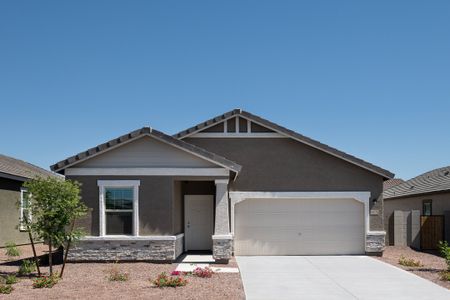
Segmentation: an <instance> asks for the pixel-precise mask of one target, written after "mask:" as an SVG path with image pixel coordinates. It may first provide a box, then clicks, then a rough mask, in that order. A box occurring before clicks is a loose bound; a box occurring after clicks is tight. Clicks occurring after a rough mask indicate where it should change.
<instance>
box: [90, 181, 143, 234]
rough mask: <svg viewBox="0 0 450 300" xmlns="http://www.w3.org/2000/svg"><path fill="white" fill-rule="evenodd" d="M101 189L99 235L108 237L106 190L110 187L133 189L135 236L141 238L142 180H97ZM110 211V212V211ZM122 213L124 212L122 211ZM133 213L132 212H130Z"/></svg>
mask: <svg viewBox="0 0 450 300" xmlns="http://www.w3.org/2000/svg"><path fill="white" fill-rule="evenodd" d="M97 185H98V187H99V212H100V216H99V224H100V230H99V235H100V236H101V237H108V235H107V234H106V218H105V214H106V211H107V210H106V208H105V189H106V188H109V187H115V188H117V187H122V188H130V187H132V188H133V210H132V211H133V236H139V186H140V185H141V181H140V180H97ZM108 211H110V210H108ZM121 211H122V210H121ZM130 211H131V210H130Z"/></svg>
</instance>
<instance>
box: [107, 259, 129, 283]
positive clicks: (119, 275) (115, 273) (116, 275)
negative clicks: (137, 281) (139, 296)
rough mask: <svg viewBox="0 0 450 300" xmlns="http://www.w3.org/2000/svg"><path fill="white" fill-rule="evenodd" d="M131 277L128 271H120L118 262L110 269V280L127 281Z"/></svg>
mask: <svg viewBox="0 0 450 300" xmlns="http://www.w3.org/2000/svg"><path fill="white" fill-rule="evenodd" d="M128 278H129V276H128V273H126V272H122V271H120V269H119V267H118V266H117V263H115V264H114V265H113V267H112V268H111V269H110V270H109V275H108V280H109V281H127V280H128Z"/></svg>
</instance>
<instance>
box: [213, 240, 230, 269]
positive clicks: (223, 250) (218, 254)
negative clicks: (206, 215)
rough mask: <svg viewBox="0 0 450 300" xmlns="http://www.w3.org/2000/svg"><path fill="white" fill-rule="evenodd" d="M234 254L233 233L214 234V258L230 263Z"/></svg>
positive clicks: (219, 261)
mask: <svg viewBox="0 0 450 300" xmlns="http://www.w3.org/2000/svg"><path fill="white" fill-rule="evenodd" d="M232 255H233V237H232V236H231V235H229V236H228V235H222V236H221V235H213V258H214V259H215V260H216V262H218V263H228V261H229V260H230V258H231V257H232Z"/></svg>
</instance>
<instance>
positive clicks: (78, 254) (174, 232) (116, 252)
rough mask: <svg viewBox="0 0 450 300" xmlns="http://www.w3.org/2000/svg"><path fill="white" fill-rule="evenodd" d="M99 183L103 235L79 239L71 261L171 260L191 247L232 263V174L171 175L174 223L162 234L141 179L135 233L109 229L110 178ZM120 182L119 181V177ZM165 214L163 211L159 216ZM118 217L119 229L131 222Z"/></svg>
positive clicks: (170, 212)
mask: <svg viewBox="0 0 450 300" xmlns="http://www.w3.org/2000/svg"><path fill="white" fill-rule="evenodd" d="M141 181H143V182H145V180H141ZM98 182H99V187H100V195H101V196H100V207H101V208H100V218H99V220H100V221H99V223H100V224H99V225H100V229H99V235H98V236H87V237H84V238H83V239H82V240H81V241H79V242H78V243H77V244H76V245H75V246H74V247H73V249H72V250H71V251H70V252H69V257H68V258H69V260H71V261H117V260H120V261H164V262H171V261H175V260H176V259H177V258H178V257H180V255H181V254H183V253H185V252H186V251H208V252H209V253H212V256H213V258H214V260H215V261H216V262H217V263H227V262H228V260H229V259H230V258H231V257H232V251H233V237H232V235H231V233H230V214H229V196H228V182H229V179H228V178H226V177H222V178H211V177H209V178H205V177H174V178H172V180H171V181H170V182H171V185H170V186H171V187H170V188H169V190H171V191H172V194H171V196H167V197H164V198H165V199H167V200H168V201H170V203H169V204H168V205H166V207H167V208H166V209H164V215H165V217H166V218H169V219H170V221H169V222H168V223H169V224H170V225H171V226H170V229H169V232H167V231H166V233H163V234H158V233H159V232H160V231H161V228H160V224H161V223H158V222H156V221H154V218H150V216H151V215H149V214H148V213H145V211H144V210H147V209H148V208H147V207H146V204H144V203H143V202H144V201H145V198H146V195H145V192H144V191H145V188H144V187H143V186H142V185H143V183H142V182H140V183H139V185H138V184H137V183H136V185H135V193H136V194H137V195H139V197H135V200H136V199H139V201H134V207H135V208H134V210H133V218H132V224H133V230H132V234H129V235H124V234H115V235H112V234H109V232H108V230H109V229H108V228H109V227H108V220H109V219H108V218H105V217H101V216H102V215H104V214H105V212H104V211H103V210H102V207H104V206H105V204H104V202H106V201H107V200H105V199H104V197H106V196H105V195H106V193H102V189H105V187H107V186H108V184H109V183H108V181H107V180H106V181H105V180H99V181H98ZM123 182H125V181H123ZM115 184H116V185H117V184H119V183H117V180H116V181H115ZM153 192H154V190H153ZM103 194H105V195H103ZM143 194H144V195H143ZM102 195H103V196H102ZM165 217H164V216H162V215H159V219H164V218H165ZM115 222H116V223H115V224H114V226H115V228H114V229H118V228H122V227H123V228H125V227H129V225H126V224H121V223H118V222H117V221H115ZM155 222H156V223H155ZM150 230H151V232H150ZM155 233H156V234H155ZM167 233H168V234H167Z"/></svg>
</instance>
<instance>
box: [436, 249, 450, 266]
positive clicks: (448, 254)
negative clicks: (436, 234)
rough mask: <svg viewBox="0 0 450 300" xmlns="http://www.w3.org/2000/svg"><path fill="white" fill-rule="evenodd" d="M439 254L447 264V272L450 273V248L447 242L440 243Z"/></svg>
mask: <svg viewBox="0 0 450 300" xmlns="http://www.w3.org/2000/svg"><path fill="white" fill-rule="evenodd" d="M438 247H439V252H440V254H441V256H442V257H443V258H444V259H445V262H446V263H447V271H448V272H450V246H449V245H448V243H447V241H439V244H438Z"/></svg>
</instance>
